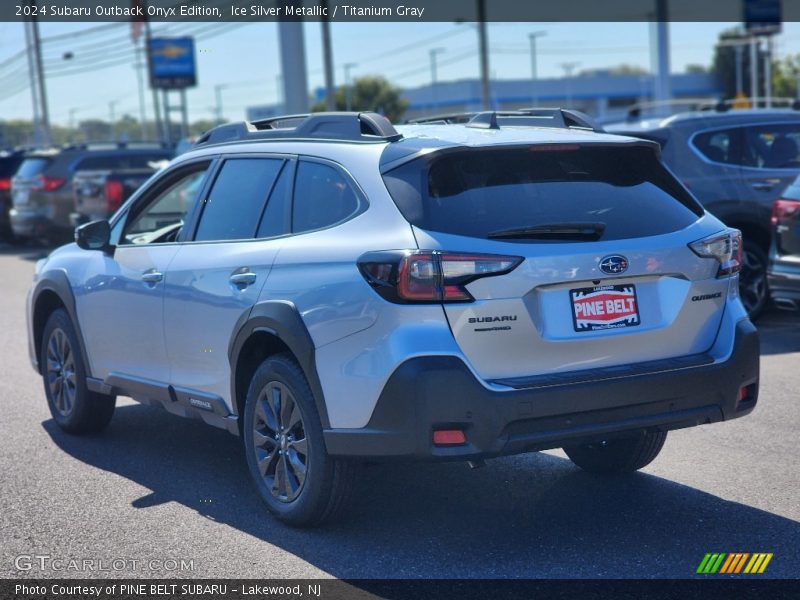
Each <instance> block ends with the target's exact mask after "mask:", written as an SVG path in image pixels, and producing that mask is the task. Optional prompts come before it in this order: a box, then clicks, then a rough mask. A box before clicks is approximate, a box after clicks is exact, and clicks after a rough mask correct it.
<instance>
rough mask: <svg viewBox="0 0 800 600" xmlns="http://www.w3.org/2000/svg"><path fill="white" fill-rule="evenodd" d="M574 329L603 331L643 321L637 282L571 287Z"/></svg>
mask: <svg viewBox="0 0 800 600" xmlns="http://www.w3.org/2000/svg"><path fill="white" fill-rule="evenodd" d="M569 299H570V305H571V308H572V325H573V327H574V329H575V331H577V332H579V333H583V332H586V331H600V330H607V329H621V328H624V327H635V326H636V325H639V324H640V323H641V319H640V317H639V302H638V299H637V297H636V286H635V285H632V284H627V283H626V284H619V285H598V286H594V287H588V288H576V289H572V290H570V291H569Z"/></svg>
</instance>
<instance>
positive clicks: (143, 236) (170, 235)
mask: <svg viewBox="0 0 800 600" xmlns="http://www.w3.org/2000/svg"><path fill="white" fill-rule="evenodd" d="M207 169H208V164H207V163H205V164H203V165H202V167H197V168H196V169H193V170H191V171H190V172H189V173H186V174H184V175H183V176H182V177H178V179H177V180H175V181H173V182H172V183H167V184H166V187H165V188H163V189H162V191H161V192H158V193H157V194H156V195H155V197H153V198H151V199H150V200H149V201H148V200H146V199H144V198H143V199H142V201H143V202H144V203H145V206H144V207H143V208H142V209H141V210H138V211H137V210H136V208H137V207H135V206H134V207H133V209H132V211H131V216H130V217H129V218H130V221H128V223H127V224H126V226H125V230H124V232H123V234H122V236H121V238H120V241H119V243H120V245H123V246H124V245H127V244H155V243H164V242H174V241H175V240H176V239H177V238H178V234H179V233H180V230H181V227H183V222H184V220H185V219H186V215H187V213H188V212H189V210H190V209H191V207H192V206H193V205H194V202H195V201H196V200H197V196H198V194H199V193H200V189H201V187H202V185H203V180H204V178H205V174H206V171H207ZM156 185H158V184H156Z"/></svg>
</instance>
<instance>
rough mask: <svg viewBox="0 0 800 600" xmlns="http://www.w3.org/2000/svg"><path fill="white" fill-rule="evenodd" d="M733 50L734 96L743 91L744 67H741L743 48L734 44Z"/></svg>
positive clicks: (739, 94)
mask: <svg viewBox="0 0 800 600" xmlns="http://www.w3.org/2000/svg"><path fill="white" fill-rule="evenodd" d="M734 51H735V52H736V96H737V97H738V96H741V95H742V93H743V92H744V81H743V79H744V77H743V75H744V69H743V68H742V55H743V54H744V48H742V46H741V45H738V46H735V47H734Z"/></svg>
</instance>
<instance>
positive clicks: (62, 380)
mask: <svg viewBox="0 0 800 600" xmlns="http://www.w3.org/2000/svg"><path fill="white" fill-rule="evenodd" d="M40 360H41V365H42V378H43V379H44V390H45V394H46V395H47V405H48V407H49V408H50V414H51V415H53V419H54V420H55V422H56V423H57V424H58V426H59V427H61V429H63V430H64V431H66V432H68V433H75V434H83V433H96V432H98V431H102V430H103V429H105V428H106V426H107V425H108V423H109V421H111V417H112V416H113V415H114V406H115V404H116V401H117V399H116V397H115V396H107V395H105V394H98V393H97V392H92V391H90V390H89V389H88V388H87V387H86V366H85V365H84V364H83V355H82V354H81V347H80V342H79V341H78V336H77V334H76V333H75V327H74V326H73V325H72V321H71V320H70V318H69V315H68V314H67V312H66V311H65V310H64V309H58V310H56V311H53V314H51V315H50V318H49V319H48V320H47V324H46V325H45V326H44V332H43V333H42V351H41V357H40Z"/></svg>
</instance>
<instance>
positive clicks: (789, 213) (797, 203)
mask: <svg viewBox="0 0 800 600" xmlns="http://www.w3.org/2000/svg"><path fill="white" fill-rule="evenodd" d="M798 211H800V200H787V199H786V198H778V199H777V200H775V202H773V203H772V224H773V225H777V224H778V222H779V221H783V220H787V219H791V218H792V217H794V216H795V215H796V214H797V213H798Z"/></svg>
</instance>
